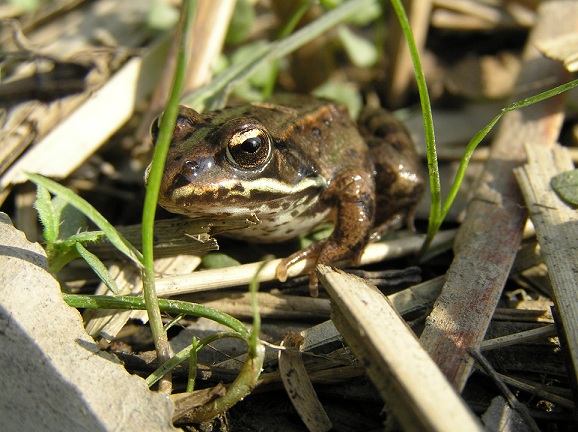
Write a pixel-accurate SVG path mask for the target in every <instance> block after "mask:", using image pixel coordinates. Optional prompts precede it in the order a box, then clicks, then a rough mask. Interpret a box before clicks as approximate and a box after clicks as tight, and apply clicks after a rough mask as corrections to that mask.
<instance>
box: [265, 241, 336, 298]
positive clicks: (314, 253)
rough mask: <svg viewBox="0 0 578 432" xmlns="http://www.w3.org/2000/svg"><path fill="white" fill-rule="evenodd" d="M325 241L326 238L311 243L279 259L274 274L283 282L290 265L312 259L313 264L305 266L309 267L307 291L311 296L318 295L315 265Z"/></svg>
mask: <svg viewBox="0 0 578 432" xmlns="http://www.w3.org/2000/svg"><path fill="white" fill-rule="evenodd" d="M326 243H327V241H326V240H322V241H318V242H315V243H312V244H311V245H310V246H309V247H308V248H305V249H302V250H300V251H298V252H295V253H294V254H291V255H289V256H288V257H287V258H284V259H283V260H281V262H280V263H279V265H278V266H277V269H276V270H275V276H276V277H277V279H279V281H281V282H285V281H286V280H287V275H288V272H289V268H290V267H292V266H294V265H295V264H297V263H298V262H299V261H303V260H308V259H310V260H312V261H313V264H312V265H310V266H307V267H308V268H311V271H310V273H309V291H310V293H311V296H312V297H317V296H318V295H319V289H318V288H317V287H318V284H319V281H318V279H317V276H316V275H315V266H316V265H317V264H318V263H319V262H320V261H319V259H320V257H321V254H322V251H323V249H324V247H325V245H326Z"/></svg>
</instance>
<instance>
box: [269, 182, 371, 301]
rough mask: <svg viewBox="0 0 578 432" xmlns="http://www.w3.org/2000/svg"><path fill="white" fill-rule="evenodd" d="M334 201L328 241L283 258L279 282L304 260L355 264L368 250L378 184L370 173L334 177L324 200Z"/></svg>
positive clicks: (313, 283)
mask: <svg viewBox="0 0 578 432" xmlns="http://www.w3.org/2000/svg"><path fill="white" fill-rule="evenodd" d="M322 198H323V199H326V200H328V201H333V202H335V209H336V216H335V227H334V229H333V232H332V233H331V236H329V238H328V239H325V240H321V241H317V242H315V243H312V244H311V245H310V246H309V247H307V248H305V249H303V250H300V251H298V252H296V253H294V254H292V255H290V256H288V257H287V258H285V259H283V260H282V261H281V263H279V265H278V266H277V270H276V274H277V278H278V279H279V280H280V281H282V282H283V281H285V280H286V279H287V270H288V269H289V267H291V266H293V265H295V264H297V263H298V262H299V261H302V260H304V259H309V258H311V259H313V260H314V262H315V265H317V264H334V263H336V262H338V261H347V262H349V263H352V264H355V263H357V262H358V261H359V258H360V257H361V254H362V252H363V249H364V248H365V246H366V244H367V242H368V240H369V235H370V233H371V227H372V226H373V220H374V213H375V184H374V181H373V178H372V177H371V176H369V175H367V174H363V173H360V174H355V173H348V174H345V175H341V176H338V177H337V178H334V179H333V180H332V182H331V184H330V187H329V189H328V190H327V192H326V193H325V194H324V196H323V197H322ZM314 268H315V266H313V269H312V270H311V272H310V274H309V287H310V289H311V295H312V296H317V293H318V291H317V277H316V276H315V273H314Z"/></svg>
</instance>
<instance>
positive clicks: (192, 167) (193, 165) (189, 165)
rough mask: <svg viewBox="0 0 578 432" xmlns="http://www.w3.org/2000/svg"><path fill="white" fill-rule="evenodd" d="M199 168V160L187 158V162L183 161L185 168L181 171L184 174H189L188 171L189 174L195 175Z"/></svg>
mask: <svg viewBox="0 0 578 432" xmlns="http://www.w3.org/2000/svg"><path fill="white" fill-rule="evenodd" d="M198 169H199V164H198V163H197V162H195V161H193V160H188V159H187V160H186V161H185V162H183V170H182V171H181V172H182V174H183V175H187V174H186V172H188V173H189V175H194V174H195V172H196V171H197V170H198Z"/></svg>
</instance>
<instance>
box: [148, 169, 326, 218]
mask: <svg viewBox="0 0 578 432" xmlns="http://www.w3.org/2000/svg"><path fill="white" fill-rule="evenodd" d="M325 187H326V182H325V180H324V179H322V178H321V177H310V178H307V179H304V180H303V181H301V182H299V183H298V184H296V185H288V184H287V183H283V182H280V181H276V180H271V179H255V180H252V181H250V182H242V181H239V180H230V181H223V182H220V183H219V184H217V185H213V184H210V185H199V184H196V183H189V184H187V185H183V186H181V187H179V188H176V189H170V190H166V191H164V192H161V194H160V196H159V204H160V205H161V207H163V208H165V209H166V210H168V211H170V212H173V213H179V214H184V215H187V216H189V217H202V216H207V215H214V216H231V215H238V216H243V217H245V216H247V215H250V214H257V215H273V214H277V213H283V212H288V211H289V212H290V211H292V210H293V209H295V208H298V207H303V206H308V205H313V204H314V203H315V202H316V201H317V200H318V199H319V196H320V194H321V192H322V191H323V190H324V189H325Z"/></svg>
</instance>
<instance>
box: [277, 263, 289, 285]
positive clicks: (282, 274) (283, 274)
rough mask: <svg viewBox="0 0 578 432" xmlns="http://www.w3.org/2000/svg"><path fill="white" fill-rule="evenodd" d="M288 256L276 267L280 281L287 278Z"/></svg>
mask: <svg viewBox="0 0 578 432" xmlns="http://www.w3.org/2000/svg"><path fill="white" fill-rule="evenodd" d="M286 261H287V258H285V259H284V260H281V262H280V263H279V265H277V268H276V269H275V277H276V278H277V279H278V280H279V282H285V281H286V280H287V271H288V269H289V267H288V266H287V263H286Z"/></svg>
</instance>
